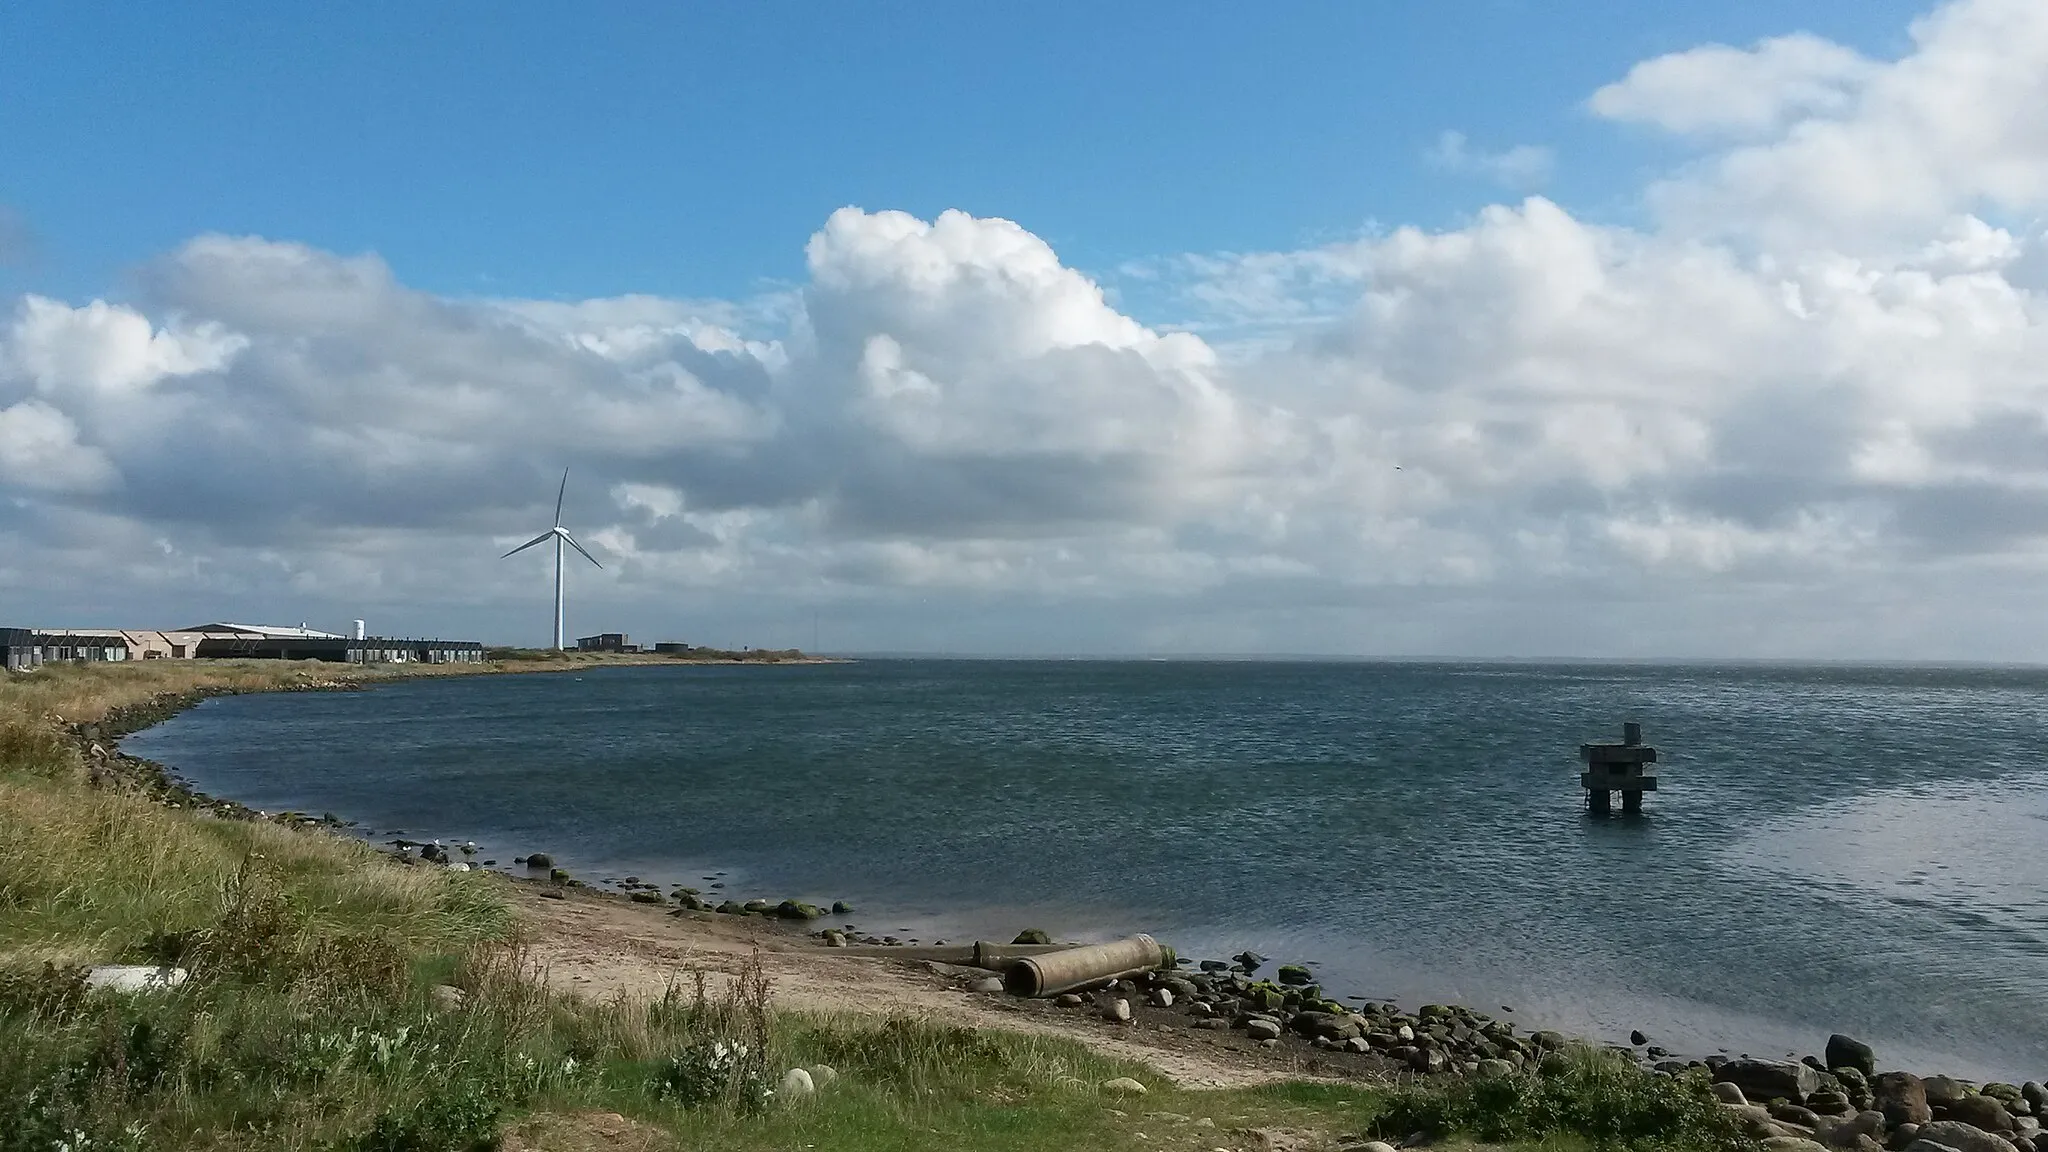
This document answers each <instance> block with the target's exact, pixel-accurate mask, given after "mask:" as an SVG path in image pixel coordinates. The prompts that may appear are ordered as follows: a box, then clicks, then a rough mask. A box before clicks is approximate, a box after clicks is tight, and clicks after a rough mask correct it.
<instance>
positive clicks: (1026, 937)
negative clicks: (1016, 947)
mask: <svg viewBox="0 0 2048 1152" xmlns="http://www.w3.org/2000/svg"><path fill="white" fill-rule="evenodd" d="M1010 943H1012V944H1050V943H1052V936H1051V935H1049V934H1048V933H1047V932H1046V930H1045V929H1043V928H1026V929H1025V930H1023V931H1022V932H1019V933H1017V938H1016V939H1015V940H1012V941H1010Z"/></svg>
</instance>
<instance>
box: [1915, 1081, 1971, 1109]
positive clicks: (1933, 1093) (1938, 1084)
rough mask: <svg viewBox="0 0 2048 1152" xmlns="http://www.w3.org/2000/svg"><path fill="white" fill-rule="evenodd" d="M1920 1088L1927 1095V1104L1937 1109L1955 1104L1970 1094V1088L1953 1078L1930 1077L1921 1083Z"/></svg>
mask: <svg viewBox="0 0 2048 1152" xmlns="http://www.w3.org/2000/svg"><path fill="white" fill-rule="evenodd" d="M1920 1087H1921V1089H1922V1090H1923V1091H1925V1092H1926V1093H1927V1103H1928V1104H1929V1105H1930V1106H1935V1107H1939V1106H1941V1105H1944V1104H1953V1103H1955V1102H1956V1101H1958V1100H1961V1099H1962V1098H1963V1097H1965V1096H1968V1095H1969V1094H1970V1089H1969V1086H1968V1085H1966V1084H1964V1083H1963V1082H1962V1081H1961V1080H1958V1079H1956V1078H1955V1077H1953V1076H1929V1077H1926V1078H1925V1079H1923V1080H1921V1081H1920Z"/></svg>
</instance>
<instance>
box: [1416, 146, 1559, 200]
mask: <svg viewBox="0 0 2048 1152" xmlns="http://www.w3.org/2000/svg"><path fill="white" fill-rule="evenodd" d="M1423 157H1424V159H1426V160H1428V161H1429V162H1430V163H1431V164H1434V165H1436V166H1437V167H1439V168H1444V169H1447V170H1449V171H1452V172H1466V173H1473V174H1476V175H1480V176H1484V177H1486V178H1487V179H1489V180H1492V181H1493V182H1495V183H1497V184H1500V185H1502V186H1503V187H1507V188H1511V189H1514V190H1516V191H1528V190H1530V189H1532V188H1539V187H1541V186H1542V185H1543V184H1544V182H1545V181H1547V180H1549V179H1550V170H1551V168H1552V166H1553V165H1555V163H1556V160H1557V158H1556V157H1555V156H1553V155H1552V154H1551V151H1550V149H1548V148H1541V147H1538V146H1536V145H1534V144H1517V145H1515V146H1514V147H1512V148H1504V149H1502V150H1500V151H1498V152H1488V151H1486V150H1485V149H1483V148H1474V147H1473V146H1472V143H1471V141H1469V140H1467V139H1466V138H1465V134H1464V133H1463V132H1452V131H1445V132H1443V133H1441V134H1439V135H1438V136H1437V138H1436V143H1435V144H1433V145H1431V146H1430V149H1429V151H1428V152H1425V153H1424V154H1423Z"/></svg>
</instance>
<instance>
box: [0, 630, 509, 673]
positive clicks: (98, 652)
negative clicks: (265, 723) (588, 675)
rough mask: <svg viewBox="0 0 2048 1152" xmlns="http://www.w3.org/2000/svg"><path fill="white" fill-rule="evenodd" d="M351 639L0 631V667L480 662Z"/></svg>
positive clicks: (275, 633) (462, 651) (478, 654)
mask: <svg viewBox="0 0 2048 1152" xmlns="http://www.w3.org/2000/svg"><path fill="white" fill-rule="evenodd" d="M356 632H357V634H356V635H355V636H353V637H349V636H341V635H337V634H335V633H333V632H321V631H319V630H317V629H313V628H307V627H304V626H303V625H302V626H300V627H297V628H281V627H273V626H268V625H259V624H201V625H197V626H195V627H192V628H180V629H175V630H172V631H146V630H129V629H114V628H0V667H4V668H6V669H7V670H9V671H26V670H28V669H32V668H36V667H39V666H41V665H42V664H45V663H49V662H53V661H65V662H78V663H99V662H116V661H123V660H193V659H215V658H241V659H252V660H325V661H329V662H332V663H346V664H381V663H400V664H403V663H420V664H449V663H473V662H481V661H482V660H483V658H484V646H483V644H481V643H480V642H478V641H475V640H420V639H411V638H407V639H397V638H393V637H388V636H365V635H363V634H362V633H363V629H362V628H361V626H360V623H359V624H358V627H357V630H356Z"/></svg>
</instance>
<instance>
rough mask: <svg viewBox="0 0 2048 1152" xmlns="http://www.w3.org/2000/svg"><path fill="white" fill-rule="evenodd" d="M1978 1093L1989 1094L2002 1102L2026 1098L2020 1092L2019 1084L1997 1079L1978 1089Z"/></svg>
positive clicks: (1981, 1094)
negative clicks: (2005, 1082)
mask: <svg viewBox="0 0 2048 1152" xmlns="http://www.w3.org/2000/svg"><path fill="white" fill-rule="evenodd" d="M1977 1094H1978V1095H1980V1096H1989V1097H1991V1098H1992V1099H1994V1100H1996V1101H1998V1102H1999V1103H2001V1104H2007V1103H2011V1102H2014V1101H2018V1100H2021V1099H2024V1098H2025V1097H2024V1096H2023V1095H2022V1094H2021V1092H2020V1088H2019V1085H2017V1084H2000V1083H1998V1082H1997V1081H1995V1080H1994V1081H1992V1082H1991V1083H1989V1084H1986V1085H1985V1086H1984V1087H1982V1088H1979V1089H1978V1090H1977Z"/></svg>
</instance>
